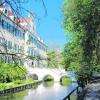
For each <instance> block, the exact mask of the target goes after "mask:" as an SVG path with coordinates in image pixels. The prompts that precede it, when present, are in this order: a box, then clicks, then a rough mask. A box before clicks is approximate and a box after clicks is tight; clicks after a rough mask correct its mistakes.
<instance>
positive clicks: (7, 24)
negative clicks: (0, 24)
mask: <svg viewBox="0 0 100 100" xmlns="http://www.w3.org/2000/svg"><path fill="white" fill-rule="evenodd" d="M6 26H7V30H8V31H9V26H10V25H9V23H8V22H7V23H6Z"/></svg>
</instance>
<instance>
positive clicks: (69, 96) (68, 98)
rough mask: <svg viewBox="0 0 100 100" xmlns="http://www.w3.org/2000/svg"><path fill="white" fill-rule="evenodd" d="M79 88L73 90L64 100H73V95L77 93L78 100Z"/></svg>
mask: <svg viewBox="0 0 100 100" xmlns="http://www.w3.org/2000/svg"><path fill="white" fill-rule="evenodd" d="M78 88H79V86H77V87H76V88H75V89H73V90H72V91H71V92H70V93H69V94H68V95H67V96H66V97H65V98H64V99H63V100H71V95H72V94H73V93H74V92H75V91H76V93H77V94H76V95H77V98H78V93H79V92H78Z"/></svg>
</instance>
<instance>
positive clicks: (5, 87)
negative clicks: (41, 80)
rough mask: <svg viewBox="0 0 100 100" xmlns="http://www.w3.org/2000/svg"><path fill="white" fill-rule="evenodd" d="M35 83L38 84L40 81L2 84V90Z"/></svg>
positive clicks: (17, 81)
mask: <svg viewBox="0 0 100 100" xmlns="http://www.w3.org/2000/svg"><path fill="white" fill-rule="evenodd" d="M35 82H38V81H36V80H16V81H13V82H10V83H0V90H4V89H9V88H13V87H17V86H22V85H26V84H31V83H35Z"/></svg>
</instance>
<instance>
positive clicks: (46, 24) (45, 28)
mask: <svg viewBox="0 0 100 100" xmlns="http://www.w3.org/2000/svg"><path fill="white" fill-rule="evenodd" d="M27 1H28V2H27V3H25V4H24V7H25V8H26V9H28V10H30V11H32V12H34V13H35V14H36V16H37V18H39V19H40V20H39V21H38V20H37V21H36V26H37V29H36V31H37V33H38V34H39V36H40V37H41V38H42V39H43V40H44V41H45V42H46V43H47V45H48V46H49V47H61V48H62V47H63V45H64V43H65V41H66V40H67V39H66V37H65V33H64V29H63V27H62V25H61V23H62V21H63V16H62V12H61V5H62V3H63V0H44V2H45V5H46V8H47V13H48V14H47V16H45V10H44V7H43V5H42V0H27Z"/></svg>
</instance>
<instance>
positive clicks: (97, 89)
mask: <svg viewBox="0 0 100 100" xmlns="http://www.w3.org/2000/svg"><path fill="white" fill-rule="evenodd" d="M86 90H87V93H86V95H85V97H84V100H100V81H99V82H96V83H90V84H88V85H87V86H86Z"/></svg>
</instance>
